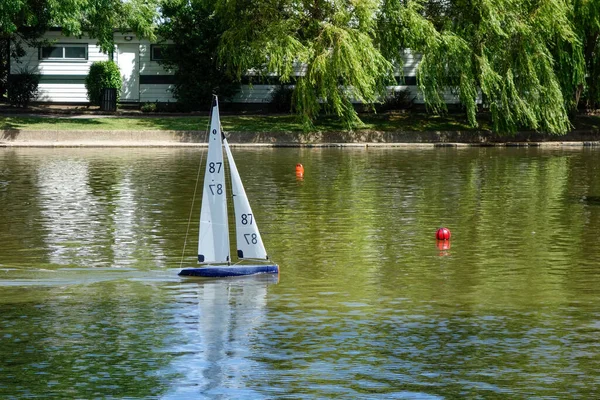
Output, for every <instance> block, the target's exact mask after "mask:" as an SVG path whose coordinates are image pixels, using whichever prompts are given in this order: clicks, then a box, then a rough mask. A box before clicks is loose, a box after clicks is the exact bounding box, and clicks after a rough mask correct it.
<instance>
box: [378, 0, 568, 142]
mask: <svg viewBox="0 0 600 400" xmlns="http://www.w3.org/2000/svg"><path fill="white" fill-rule="evenodd" d="M430 3H431V2H423V1H414V0H412V1H408V2H406V5H403V4H400V2H399V0H386V1H384V3H383V5H382V13H381V18H380V24H381V26H382V27H383V28H384V29H385V30H386V31H387V32H390V33H392V37H391V38H386V39H385V42H382V43H383V44H384V45H385V46H386V49H385V51H384V53H385V54H388V55H389V54H392V53H393V52H394V48H393V47H392V46H394V45H396V46H397V45H403V46H406V47H410V48H411V49H413V50H414V51H416V52H418V53H421V54H422V60H421V63H420V64H419V69H418V83H419V87H420V89H421V90H422V92H423V94H424V98H425V101H426V103H427V105H428V106H429V107H430V109H431V110H433V111H434V112H443V111H445V101H444V98H445V95H447V94H448V93H449V92H453V93H455V94H457V95H458V98H459V99H460V102H461V103H462V104H463V106H464V107H465V109H466V112H467V117H468V119H469V121H470V123H471V124H473V125H474V126H475V125H476V123H477V122H476V119H475V116H476V112H477V98H478V96H479V92H480V93H481V96H482V97H483V100H484V105H485V106H486V107H487V108H489V110H490V112H491V115H492V123H493V128H494V130H496V131H499V132H515V131H516V130H517V129H533V130H539V131H544V132H550V133H555V134H564V133H566V132H567V131H568V130H569V128H570V124H569V120H568V115H567V108H566V102H565V98H564V97H563V92H562V89H561V81H560V79H559V77H558V76H557V74H556V71H555V69H554V67H555V60H554V58H553V55H552V50H553V48H554V44H555V43H557V42H560V43H563V44H569V45H576V43H577V39H576V36H575V35H574V33H573V30H572V28H571V27H572V25H571V24H570V23H569V18H568V17H569V11H570V8H569V6H568V5H567V4H566V2H565V1H563V0H541V1H538V0H525V1H519V2H515V1H512V0H497V1H496V0H495V1H491V0H484V1H481V2H475V3H463V2H448V3H445V4H444V6H443V7H442V8H443V9H442V10H437V11H436V13H433V16H432V17H431V18H429V17H428V14H427V12H426V11H427V8H426V7H425V6H426V5H427V4H430Z"/></svg>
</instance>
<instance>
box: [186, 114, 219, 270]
mask: <svg viewBox="0 0 600 400" xmlns="http://www.w3.org/2000/svg"><path fill="white" fill-rule="evenodd" d="M211 120H212V109H211V113H210V116H209V118H208V123H207V124H206V134H205V135H204V143H208V134H209V131H210V121H211ZM206 150H207V152H208V147H207V149H206ZM203 161H204V152H203V153H202V155H201V156H200V162H199V163H198V172H197V173H196V184H195V185H194V195H193V196H192V204H191V206H190V214H189V216H188V222H187V228H186V230H185V237H184V239H183V250H181V260H180V261H179V268H181V267H182V266H183V258H184V257H185V248H186V245H187V239H188V236H189V232H190V225H191V223H192V214H193V213H194V204H196V193H197V192H198V182H199V181H200V172H201V171H202V162H203Z"/></svg>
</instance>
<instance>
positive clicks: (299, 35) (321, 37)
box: [216, 0, 392, 128]
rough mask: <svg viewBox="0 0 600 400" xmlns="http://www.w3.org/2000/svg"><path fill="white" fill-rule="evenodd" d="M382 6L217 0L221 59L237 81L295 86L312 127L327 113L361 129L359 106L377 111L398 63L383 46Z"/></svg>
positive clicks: (362, 0) (335, 0) (369, 1)
mask: <svg viewBox="0 0 600 400" xmlns="http://www.w3.org/2000/svg"><path fill="white" fill-rule="evenodd" d="M378 6H379V1H377V0H267V1H249V0H218V2H217V8H216V12H217V13H218V14H219V15H220V16H221V17H222V18H223V20H224V23H225V26H227V29H226V30H225V31H224V33H223V36H222V40H221V46H220V53H219V54H220V58H221V60H222V62H223V64H224V65H226V66H227V67H228V69H229V70H230V71H232V72H233V73H234V74H235V76H237V77H238V78H241V77H242V75H243V74H245V73H247V71H248V70H252V71H255V72H256V73H258V74H263V75H264V74H275V75H276V76H278V77H279V79H280V80H281V82H282V83H289V82H294V83H295V91H294V98H293V107H295V109H296V111H297V112H298V113H299V114H300V115H301V116H302V118H303V120H304V122H305V124H306V125H310V124H311V122H312V121H313V120H314V119H315V118H316V116H317V115H318V114H319V113H320V112H322V111H325V112H329V113H333V114H335V115H337V116H339V117H341V118H342V120H343V121H345V122H346V124H347V126H348V127H349V128H351V127H354V126H358V125H360V124H361V122H360V119H359V118H358V116H357V113H356V111H355V109H354V107H353V101H359V102H362V103H366V104H373V103H374V102H376V101H377V100H378V99H379V96H380V95H381V94H382V93H383V92H384V90H385V83H386V79H387V78H389V77H390V73H391V70H392V65H391V63H390V62H389V61H388V60H386V59H385V58H384V57H383V56H382V55H381V53H380V52H379V50H378V48H377V46H376V41H375V40H374V39H375V37H376V34H377V31H376V27H377V26H376V15H377V11H378Z"/></svg>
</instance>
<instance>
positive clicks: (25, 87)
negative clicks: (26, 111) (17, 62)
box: [7, 72, 40, 107]
mask: <svg viewBox="0 0 600 400" xmlns="http://www.w3.org/2000/svg"><path fill="white" fill-rule="evenodd" d="M39 83H40V76H39V75H37V74H34V73H31V72H21V73H20V74H15V75H9V76H8V82H7V92H8V101H9V103H10V104H12V105H13V106H17V107H27V106H28V105H29V102H30V101H31V100H32V99H34V98H35V97H36V96H37V93H38V85H39Z"/></svg>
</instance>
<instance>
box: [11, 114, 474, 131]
mask: <svg viewBox="0 0 600 400" xmlns="http://www.w3.org/2000/svg"><path fill="white" fill-rule="evenodd" d="M361 118H362V120H363V122H364V127H362V128H359V129H357V130H364V129H368V130H378V131H432V130H433V131H449V130H452V131H455V130H472V128H470V127H469V126H468V124H467V123H466V120H465V119H464V118H462V117H459V116H456V115H453V116H436V115H428V114H425V113H383V114H365V115H362V116H361ZM221 123H222V125H223V129H224V130H225V131H231V132H259V133H261V132H270V133H277V132H281V133H286V132H299V131H302V130H303V127H302V124H301V123H300V121H299V120H298V118H297V117H296V116H294V115H286V114H274V115H222V116H221ZM207 125H208V116H206V117H204V116H195V115H190V116H173V117H171V116H145V115H140V116H139V117H138V116H134V117H131V116H127V117H110V118H108V117H101V116H98V117H94V116H91V117H89V118H88V117H87V116H86V117H85V118H83V117H77V118H74V117H60V116H51V115H45V116H19V115H4V116H0V129H18V130H46V131H47V130H61V131H65V130H90V131H93V130H103V131H114V130H127V131H139V130H176V131H194V130H196V131H198V130H199V131H204V130H206V129H208V126H207ZM314 130H315V131H318V132H339V131H346V130H347V128H346V127H345V126H344V125H343V124H341V123H340V122H339V120H338V119H337V118H335V117H326V116H325V117H322V118H320V119H319V120H318V121H316V123H315V129H314Z"/></svg>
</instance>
